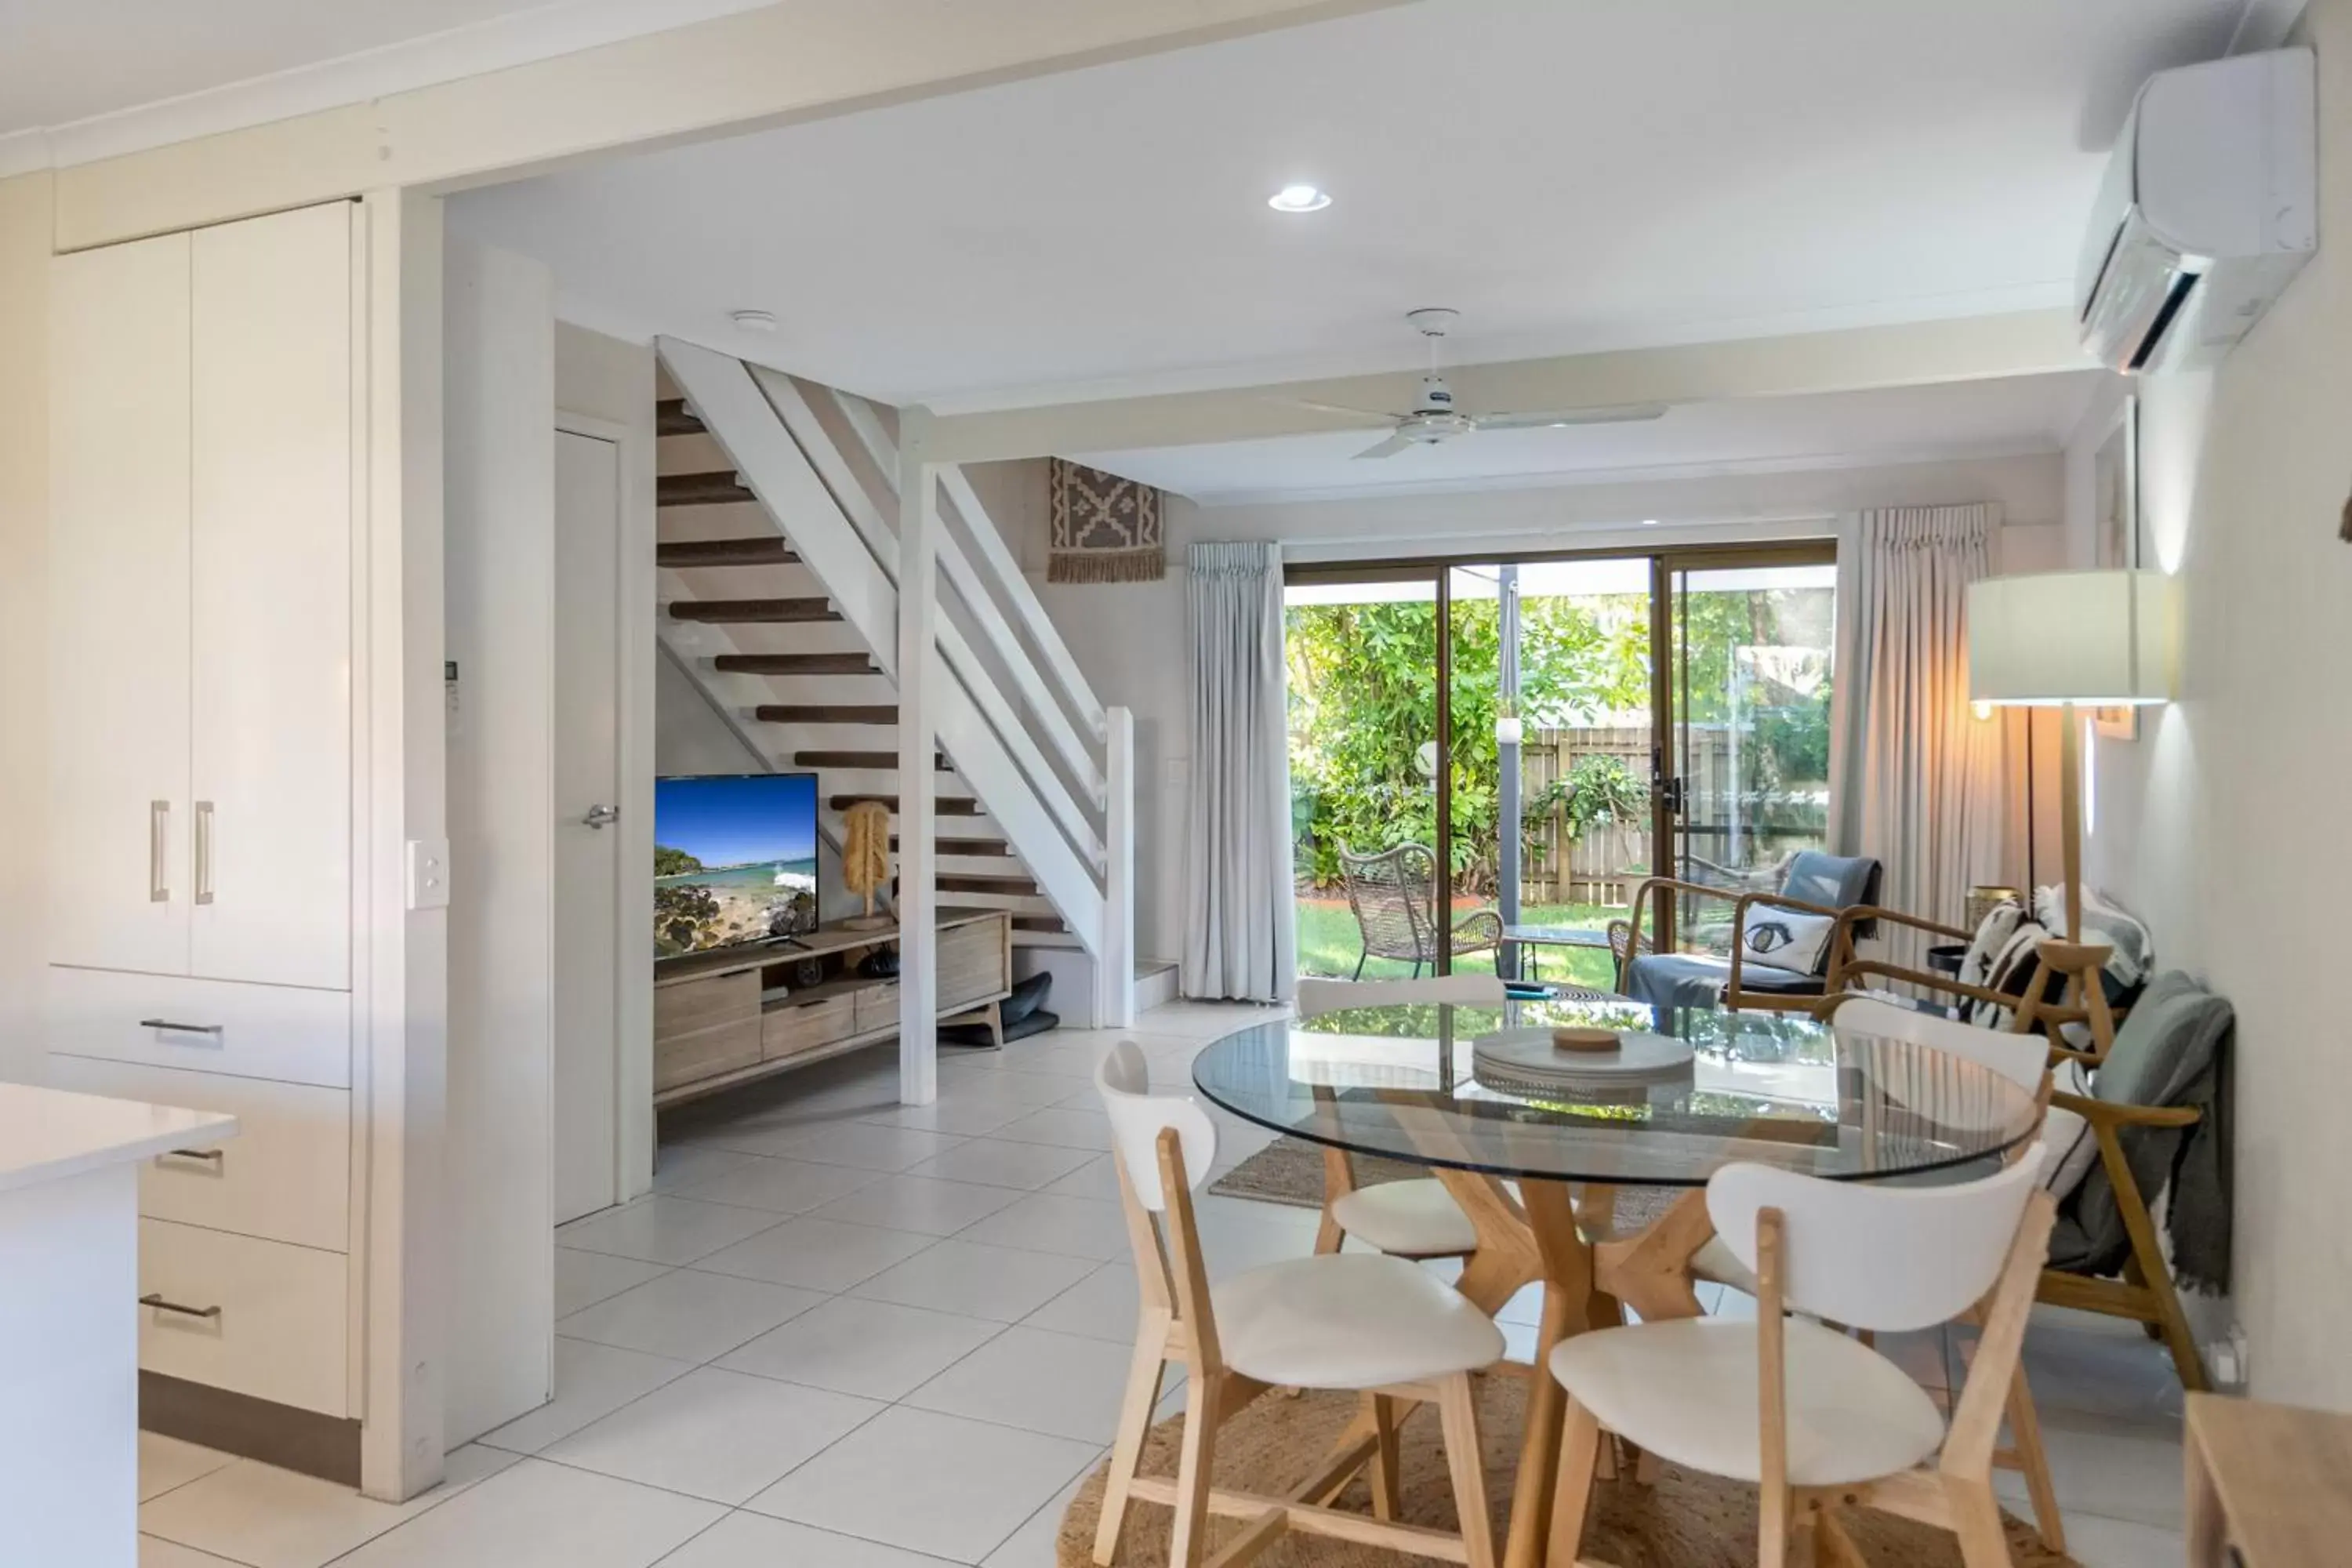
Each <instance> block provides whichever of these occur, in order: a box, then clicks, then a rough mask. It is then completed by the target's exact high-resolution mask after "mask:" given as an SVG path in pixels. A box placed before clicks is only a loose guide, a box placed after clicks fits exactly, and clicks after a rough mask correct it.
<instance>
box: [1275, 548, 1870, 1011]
mask: <svg viewBox="0 0 2352 1568" xmlns="http://www.w3.org/2000/svg"><path fill="white" fill-rule="evenodd" d="M1822 526H1823V529H1824V531H1823V532H1822V534H1820V535H1818V536H1813V537H1808V538H1799V539H1784V540H1765V541H1754V542H1744V543H1726V544H1674V545H1664V546H1661V547H1658V548H1656V549H1642V548H1639V547H1635V546H1626V545H1618V546H1613V547H1610V548H1604V549H1591V550H1528V551H1515V552H1502V551H1473V552H1467V553H1463V554H1453V555H1409V556H1386V557H1381V558H1380V559H1377V560H1367V561H1316V562H1298V563H1285V565H1284V566H1283V571H1282V581H1283V585H1284V586H1285V587H1289V586H1291V585H1293V584H1316V583H1325V584H1359V583H1362V584H1370V583H1424V584H1429V585H1430V586H1431V587H1432V589H1433V593H1434V597H1435V603H1436V605H1437V611H1436V623H1435V632H1436V637H1437V648H1436V656H1437V715H1436V726H1437V736H1436V741H1437V777H1436V785H1437V802H1436V810H1437V832H1436V835H1435V837H1436V839H1437V842H1436V844H1435V845H1434V846H1433V848H1434V849H1435V851H1436V855H1437V869H1438V880H1439V883H1440V887H1439V889H1438V891H1437V898H1436V903H1437V916H1438V928H1439V929H1438V944H1437V957H1436V963H1435V966H1434V971H1433V972H1434V973H1438V974H1451V973H1454V942H1453V917H1454V614H1453V612H1454V591H1453V574H1454V570H1455V569H1457V568H1460V567H1465V566H1527V565H1534V564H1539V563H1548V562H1558V561H1647V562H1648V563H1649V567H1650V725H1651V734H1652V736H1653V738H1654V741H1653V743H1654V763H1656V766H1654V768H1653V772H1652V779H1651V784H1652V787H1651V791H1650V843H1651V845H1652V847H1653V848H1652V854H1651V857H1650V858H1651V860H1652V861H1653V864H1652V866H1651V868H1650V874H1651V875H1652V876H1654V877H1675V876H1678V875H1679V874H1680V871H1681V860H1680V856H1679V840H1678V838H1677V837H1676V833H1677V829H1676V823H1675V817H1676V815H1677V814H1676V813H1675V810H1674V809H1673V802H1672V801H1671V799H1670V798H1669V796H1668V795H1667V792H1666V791H1664V789H1662V788H1660V787H1659V785H1660V784H1663V783H1664V781H1665V780H1666V779H1668V778H1673V777H1679V776H1680V775H1679V773H1676V772H1675V771H1674V770H1675V768H1676V767H1678V766H1679V763H1680V761H1681V759H1680V758H1679V757H1678V756H1677V755H1675V751H1676V747H1675V739H1676V736H1675V715H1676V714H1677V713H1678V712H1679V711H1680V710H1681V701H1680V699H1681V695H1682V694H1681V692H1680V689H1679V682H1680V679H1681V671H1680V670H1679V669H1678V668H1677V665H1676V660H1675V647H1677V640H1676V637H1675V630H1676V627H1675V616H1676V614H1677V612H1678V610H1679V609H1680V598H1679V595H1676V593H1675V578H1676V576H1677V574H1683V573H1688V572H1694V571H1710V570H1729V569H1737V568H1739V567H1743V566H1822V565H1834V564H1835V563H1836V562H1837V537H1836V535H1835V534H1834V533H1832V532H1829V531H1827V530H1828V529H1829V528H1830V527H1831V526H1832V525H1831V522H1830V520H1828V519H1826V518H1825V519H1823V520H1822ZM1652 918H1653V920H1654V921H1655V929H1654V933H1653V934H1654V940H1655V941H1656V942H1657V945H1658V946H1659V947H1660V948H1661V949H1663V950H1668V951H1670V950H1671V949H1672V947H1673V945H1674V942H1675V900H1673V899H1660V900H1654V904H1653V909H1652ZM1497 956H1498V959H1499V954H1498V955H1497Z"/></svg>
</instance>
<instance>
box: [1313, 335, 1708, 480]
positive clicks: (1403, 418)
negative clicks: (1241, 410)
mask: <svg viewBox="0 0 2352 1568" xmlns="http://www.w3.org/2000/svg"><path fill="white" fill-rule="evenodd" d="M1461 315H1462V312H1461V311H1459V310H1447V309H1445V308H1444V307H1442V306H1431V307H1428V308H1426V309H1423V310H1408V311H1406V312H1405V317H1404V319H1405V320H1406V321H1408V322H1410V323H1411V324H1412V329H1413V330H1414V331H1417V332H1419V333H1421V334H1422V336H1423V337H1425V338H1427V339H1428V340H1429V374H1426V375H1424V376H1423V377H1422V378H1421V395H1420V396H1419V397H1418V398H1416V399H1415V400H1414V402H1413V405H1412V412H1411V413H1408V414H1390V413H1385V412H1382V411H1381V410H1378V409H1371V408H1349V407H1348V406H1346V405H1343V404H1338V403H1313V402H1309V401H1307V399H1305V398H1291V399H1289V400H1288V401H1290V402H1291V403H1293V404H1295V405H1297V406H1298V407H1301V408H1313V409H1317V410H1318V411H1320V412H1322V413H1325V414H1347V415H1352V416H1356V417H1358V418H1362V419H1371V420H1381V421H1384V422H1389V423H1392V424H1394V425H1395V426H1396V428H1395V430H1394V431H1393V432H1392V433H1391V435H1390V436H1389V437H1388V439H1386V440H1384V441H1382V442H1381V443H1380V444H1379V445H1378V446H1374V447H1366V448H1365V449H1364V450H1363V451H1360V452H1359V453H1357V454H1356V456H1358V457H1359V458H1393V457H1395V456H1396V455H1397V454H1398V453H1399V452H1402V451H1407V450H1409V449H1411V448H1412V447H1433V446H1435V445H1437V444H1438V443H1439V442H1441V441H1451V440H1453V439H1454V437H1457V436H1467V435H1470V434H1472V433H1474V432H1475V431H1479V430H1535V429H1543V428H1548V427H1556V426H1568V425H1621V424H1630V423H1633V422H1634V421H1637V420H1643V419H1656V418H1660V417H1662V416H1664V414H1665V412H1666V407H1665V405H1664V404H1663V403H1638V404H1628V405H1622V406H1620V407H1615V408H1567V409H1559V410H1556V411H1554V412H1552V413H1549V414H1502V413H1496V414H1470V413H1465V411H1463V410H1462V409H1459V408H1456V407H1455V406H1454V389H1453V388H1452V387H1451V386H1448V385H1447V384H1445V376H1444V371H1443V369H1442V367H1441V363H1440V362H1441V357H1442V355H1443V354H1444V344H1445V334H1446V332H1447V331H1448V330H1450V329H1451V328H1452V327H1453V325H1454V322H1455V321H1457V320H1459V319H1460V317H1461Z"/></svg>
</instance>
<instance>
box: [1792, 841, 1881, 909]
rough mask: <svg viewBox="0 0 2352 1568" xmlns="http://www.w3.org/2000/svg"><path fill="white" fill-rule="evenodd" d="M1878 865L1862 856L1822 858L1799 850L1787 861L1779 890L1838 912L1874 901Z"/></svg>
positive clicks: (1816, 850)
mask: <svg viewBox="0 0 2352 1568" xmlns="http://www.w3.org/2000/svg"><path fill="white" fill-rule="evenodd" d="M1878 876H1879V866H1878V862H1877V861H1875V860H1873V859H1871V858H1869V857H1868V856H1865V855H1825V854H1823V853H1822V851H1820V850H1818V849H1800V850H1799V851H1797V853H1796V855H1795V856H1794V857H1792V858H1790V861H1789V875H1788V878H1787V879H1786V880H1784V881H1783V882H1781V884H1780V890H1781V891H1782V892H1784V893H1786V894H1788V895H1789V897H1790V898H1792V899H1802V900H1804V901H1805V902H1807V903H1809V904H1825V905H1827V906H1828V907H1829V908H1831V909H1833V910H1842V909H1844V908H1846V907H1847V906H1848V905H1850V904H1869V903H1875V902H1877V901H1878Z"/></svg>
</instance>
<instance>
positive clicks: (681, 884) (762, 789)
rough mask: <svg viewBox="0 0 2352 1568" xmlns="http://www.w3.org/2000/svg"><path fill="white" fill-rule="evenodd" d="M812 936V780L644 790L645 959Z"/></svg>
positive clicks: (681, 782)
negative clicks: (648, 927) (650, 922)
mask: <svg viewBox="0 0 2352 1568" xmlns="http://www.w3.org/2000/svg"><path fill="white" fill-rule="evenodd" d="M815 929H816V775H815V774H814V773H737V774H712V775H704V776H698V777H680V778H665V779H656V780H655V781H654V952H655V954H656V956H657V957H661V958H671V957H675V956H677V954H679V953H683V952H708V951H709V950H710V949H712V948H719V947H734V946H738V945H740V944H741V943H743V942H770V941H772V940H774V939H776V938H778V937H787V936H792V935H793V934H795V933H797V932H800V931H814V930H815Z"/></svg>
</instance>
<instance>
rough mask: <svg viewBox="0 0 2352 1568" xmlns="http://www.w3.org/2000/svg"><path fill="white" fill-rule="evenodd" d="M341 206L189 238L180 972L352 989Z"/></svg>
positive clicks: (348, 257) (348, 409)
mask: <svg viewBox="0 0 2352 1568" xmlns="http://www.w3.org/2000/svg"><path fill="white" fill-rule="evenodd" d="M357 210H358V209H357V208H356V207H354V206H353V205H352V204H350V203H348V202H337V203H335V204H333V205H330V206H322V207H310V208H306V209H304V210H302V211H299V212H289V213H278V214H276V215H275V216H269V217H262V218H254V219H251V220H249V221H247V222H245V223H233V224H225V225H223V226H220V227H218V228H207V229H202V230H199V231H198V232H197V234H196V236H195V239H194V289H193V295H194V356H193V360H192V369H191V375H192V379H193V384H194V400H193V416H192V427H193V429H194V437H195V439H194V465H193V468H194V482H193V495H194V504H193V510H194V523H193V528H192V533H191V537H192V538H193V540H194V552H193V559H194V591H193V594H192V595H191V599H192V603H193V605H194V624H193V628H192V631H191V634H190V646H191V647H192V648H193V650H194V657H193V658H191V659H190V661H189V685H190V688H191V689H192V690H193V693H194V731H193V736H194V738H193V751H192V756H193V770H192V783H191V790H192V793H193V795H194V799H193V800H192V802H191V803H190V804H191V816H192V817H193V819H194V820H193V821H192V822H191V823H190V825H189V826H190V836H191V837H192V839H193V844H194V855H195V865H194V868H193V869H194V876H193V881H194V903H195V908H194V917H193V919H194V928H193V931H192V935H191V967H192V969H193V971H194V973H197V974H199V975H204V976H206V977H209V978H211V979H215V980H253V981H265V982H269V983H273V984H280V985H316V986H323V987H327V988H329V989H335V990H341V989H343V988H345V987H348V986H349V985H350V984H351V902H352V826H351V813H352V804H351V803H352V789H351V759H352V690H351V682H352V403H353V399H352V359H353V356H352V221H353V218H352V215H353V214H354V213H355V212H356V211H357Z"/></svg>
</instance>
